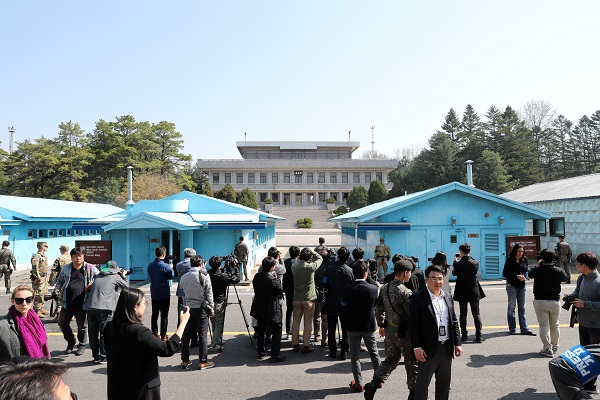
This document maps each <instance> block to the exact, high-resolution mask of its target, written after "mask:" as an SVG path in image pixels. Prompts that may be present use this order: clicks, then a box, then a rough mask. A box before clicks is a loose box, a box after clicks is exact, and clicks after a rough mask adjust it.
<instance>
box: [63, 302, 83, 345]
mask: <svg viewBox="0 0 600 400" xmlns="http://www.w3.org/2000/svg"><path fill="white" fill-rule="evenodd" d="M86 316H87V314H86V312H85V311H84V310H83V309H81V308H79V309H76V310H73V309H72V308H71V309H69V308H63V309H62V311H61V312H60V316H59V317H58V326H59V327H60V331H61V332H62V334H63V336H64V338H65V340H66V341H67V343H69V344H71V343H73V344H75V335H73V330H72V329H71V319H72V318H73V317H75V321H76V322H77V340H79V344H81V345H85V342H86V339H87V327H86V326H85V319H86Z"/></svg>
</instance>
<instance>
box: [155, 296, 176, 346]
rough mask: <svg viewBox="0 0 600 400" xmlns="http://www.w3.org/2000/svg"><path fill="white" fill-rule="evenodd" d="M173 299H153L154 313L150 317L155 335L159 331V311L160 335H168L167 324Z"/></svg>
mask: <svg viewBox="0 0 600 400" xmlns="http://www.w3.org/2000/svg"><path fill="white" fill-rule="evenodd" d="M170 306H171V299H170V298H169V297H167V298H166V299H164V300H152V315H151V317H150V328H151V329H152V333H154V334H155V335H156V334H157V333H158V313H159V312H160V336H161V337H164V336H166V335H167V325H168V323H169V307H170Z"/></svg>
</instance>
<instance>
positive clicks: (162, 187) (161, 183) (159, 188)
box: [115, 174, 181, 207]
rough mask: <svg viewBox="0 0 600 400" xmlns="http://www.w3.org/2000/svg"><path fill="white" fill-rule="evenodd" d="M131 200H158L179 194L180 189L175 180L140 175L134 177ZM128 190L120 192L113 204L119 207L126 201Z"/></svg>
mask: <svg viewBox="0 0 600 400" xmlns="http://www.w3.org/2000/svg"><path fill="white" fill-rule="evenodd" d="M132 190H133V200H134V201H135V202H138V201H140V200H159V199H162V198H165V197H167V196H171V195H174V194H176V193H179V192H180V191H181V189H180V188H179V186H178V185H177V182H175V179H173V178H171V177H168V176H161V175H158V174H142V175H138V176H135V177H134V179H133V184H132ZM128 195H129V193H128V190H127V189H125V190H122V191H121V193H120V194H119V195H118V196H117V198H116V199H115V203H116V204H117V205H119V206H121V207H123V206H124V205H125V202H126V201H127V199H128V197H129V196H128Z"/></svg>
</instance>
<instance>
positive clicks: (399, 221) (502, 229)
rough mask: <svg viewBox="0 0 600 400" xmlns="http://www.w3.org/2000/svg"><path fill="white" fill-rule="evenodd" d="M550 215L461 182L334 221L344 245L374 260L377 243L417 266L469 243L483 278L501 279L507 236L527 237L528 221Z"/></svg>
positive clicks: (400, 198) (377, 204) (388, 201)
mask: <svg viewBox="0 0 600 400" xmlns="http://www.w3.org/2000/svg"><path fill="white" fill-rule="evenodd" d="M550 216H551V215H550V213H548V212H546V211H543V210H540V209H538V208H535V207H532V206H529V205H526V204H523V203H519V202H516V201H512V200H509V199H506V198H504V197H501V196H497V195H495V194H492V193H489V192H485V191H483V190H479V189H476V188H474V187H471V186H467V185H463V184H461V183H458V182H453V183H448V184H446V185H443V186H439V187H436V188H432V189H428V190H424V191H422V192H417V193H412V194H409V195H405V196H401V197H396V198H393V199H390V200H386V201H382V202H380V203H376V204H372V205H369V206H367V207H363V208H361V209H358V210H355V211H352V212H350V213H347V214H343V215H341V216H338V217H335V218H332V219H331V221H335V222H338V223H339V224H340V225H341V228H342V238H341V244H342V245H343V246H347V247H349V248H353V247H355V246H360V247H362V248H363V249H365V257H373V252H374V250H375V246H376V245H377V244H379V238H384V239H385V242H386V244H387V245H388V246H389V247H390V249H391V251H392V253H399V254H406V255H411V256H415V257H418V258H419V266H420V267H422V268H425V267H427V265H429V263H428V261H427V259H428V258H431V257H433V256H434V255H435V253H436V252H438V251H444V252H445V253H446V254H447V255H448V258H449V261H451V260H452V258H453V255H454V254H455V253H458V246H459V245H460V244H461V243H464V242H468V243H470V244H471V255H472V256H473V257H474V258H475V259H477V260H479V263H480V271H481V275H482V277H483V278H487V279H496V278H500V277H501V276H502V268H503V266H504V261H505V260H506V237H507V236H523V235H525V234H526V221H527V220H533V219H548V218H550Z"/></svg>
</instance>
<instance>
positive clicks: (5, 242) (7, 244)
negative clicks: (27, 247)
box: [2, 240, 10, 246]
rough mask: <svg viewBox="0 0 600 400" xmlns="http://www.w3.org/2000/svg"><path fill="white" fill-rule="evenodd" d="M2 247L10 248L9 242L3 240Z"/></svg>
mask: <svg viewBox="0 0 600 400" xmlns="http://www.w3.org/2000/svg"><path fill="white" fill-rule="evenodd" d="M2 246H10V242H9V241H8V240H5V241H3V242H2Z"/></svg>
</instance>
